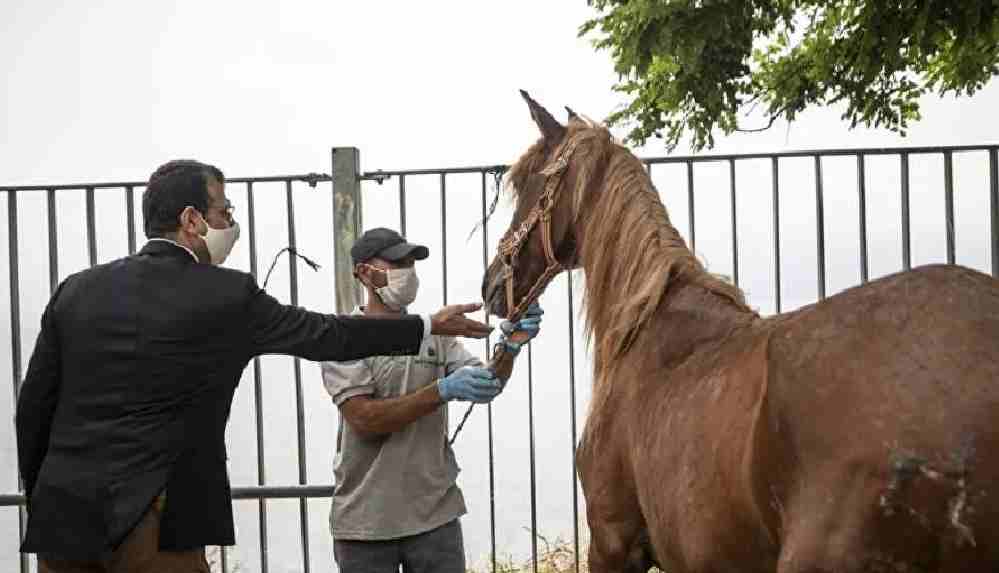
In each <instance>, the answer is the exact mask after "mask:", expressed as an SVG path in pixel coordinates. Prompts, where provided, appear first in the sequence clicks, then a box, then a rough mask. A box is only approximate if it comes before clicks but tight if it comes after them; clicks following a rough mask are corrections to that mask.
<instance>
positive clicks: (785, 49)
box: [579, 0, 999, 150]
mask: <svg viewBox="0 0 999 573" xmlns="http://www.w3.org/2000/svg"><path fill="white" fill-rule="evenodd" d="M589 4H590V5H591V6H593V7H594V8H595V9H596V11H597V16H595V17H594V18H592V19H591V20H589V21H587V22H586V23H585V24H583V26H582V27H581V28H580V30H579V34H580V36H589V37H593V39H594V44H595V46H596V47H597V48H598V49H605V50H609V51H610V53H611V54H612V57H613V60H614V64H615V70H616V71H617V73H618V74H619V78H620V79H619V81H618V83H617V85H615V86H614V89H615V90H617V91H619V92H622V93H624V94H627V96H628V99H629V100H630V101H628V103H627V104H626V105H625V106H624V107H622V108H621V109H619V110H618V111H616V112H614V113H613V114H612V115H611V116H610V118H609V121H610V123H611V124H622V123H625V124H628V125H629V126H631V128H632V129H631V131H630V133H629V134H628V139H629V140H630V141H631V142H633V143H636V144H642V143H644V142H645V141H647V140H648V139H649V138H650V137H659V138H662V139H664V140H665V143H666V145H667V147H669V148H670V149H672V148H674V147H675V146H676V145H677V143H678V142H679V141H680V139H681V138H682V137H683V136H685V135H688V136H689V137H690V140H691V144H692V145H693V147H694V148H695V149H698V150H700V149H703V148H705V147H711V146H713V145H714V137H713V134H714V133H716V132H718V131H721V132H723V133H726V134H728V133H732V132H733V131H754V130H759V129H765V128H767V127H769V126H770V125H773V122H774V121H775V120H777V119H780V118H783V119H786V120H788V121H793V120H794V119H795V117H796V116H797V115H798V114H799V113H800V112H802V111H804V110H805V109H807V108H809V107H813V106H826V105H830V104H836V103H840V102H842V103H844V104H845V106H846V111H845V112H844V115H843V119H845V120H847V121H849V122H850V125H851V127H856V126H857V125H858V124H862V125H865V126H876V127H878V126H880V127H884V128H888V129H891V130H893V131H896V132H899V133H901V134H903V135H904V134H905V129H906V127H907V125H908V124H909V122H910V121H913V120H917V119H918V118H919V104H918V100H919V98H920V97H921V96H922V95H924V94H926V93H928V92H934V91H935V92H938V93H939V94H941V95H944V94H948V93H953V94H957V95H971V94H973V93H975V92H976V91H977V90H979V89H981V88H982V87H983V86H984V85H985V84H986V83H987V81H988V80H989V79H990V78H991V77H992V75H994V74H995V73H996V72H997V64H999V0H841V1H836V0H589ZM753 110H759V111H762V112H764V113H765V117H766V118H768V119H766V120H764V121H763V123H762V125H757V126H746V125H742V124H740V118H743V121H744V116H745V115H746V114H747V113H749V112H751V111H753Z"/></svg>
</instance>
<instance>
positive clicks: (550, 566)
mask: <svg viewBox="0 0 999 573" xmlns="http://www.w3.org/2000/svg"><path fill="white" fill-rule="evenodd" d="M525 529H528V528H525ZM528 532H530V529H528ZM537 537H538V567H537V569H535V568H534V564H533V562H532V560H531V558H530V557H528V558H527V559H523V560H516V559H514V558H513V557H512V556H511V555H509V554H507V555H504V556H503V557H500V556H499V555H497V556H496V572H497V573H534V572H535V571H537V573H577V569H576V552H575V548H574V547H573V543H572V541H571V540H569V541H566V540H564V539H562V538H561V537H556V538H555V539H554V540H549V539H548V538H547V537H545V536H543V535H541V534H540V533H538V534H537ZM482 562H483V563H484V565H483V566H481V567H478V568H471V569H468V570H467V573H492V567H491V563H490V562H489V559H488V558H486V559H483V560H482ZM589 571H590V567H589V565H588V563H587V561H586V547H585V546H583V545H582V544H581V545H580V547H579V569H578V572H579V573H589ZM649 571H652V572H659V569H656V568H655V567H653V568H652V569H649ZM659 573H661V572H659Z"/></svg>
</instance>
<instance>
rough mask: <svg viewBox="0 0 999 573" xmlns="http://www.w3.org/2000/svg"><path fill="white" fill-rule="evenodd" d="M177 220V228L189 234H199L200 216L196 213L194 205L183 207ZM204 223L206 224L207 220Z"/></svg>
mask: <svg viewBox="0 0 999 573" xmlns="http://www.w3.org/2000/svg"><path fill="white" fill-rule="evenodd" d="M177 220H178V223H180V228H179V229H178V230H180V231H184V232H186V233H188V234H189V235H201V229H200V228H201V224H202V217H201V216H200V215H198V211H197V210H196V209H195V208H194V207H191V206H190V205H189V206H187V207H184V210H183V211H181V212H180V216H179V217H177ZM205 225H207V222H205Z"/></svg>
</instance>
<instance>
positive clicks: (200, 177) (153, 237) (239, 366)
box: [16, 160, 490, 573]
mask: <svg viewBox="0 0 999 573" xmlns="http://www.w3.org/2000/svg"><path fill="white" fill-rule="evenodd" d="M142 213H143V218H144V226H145V233H146V236H147V237H149V239H150V240H149V242H148V243H147V244H146V246H145V247H144V248H143V249H142V251H141V252H139V253H138V254H136V255H134V256H130V257H125V258H122V259H119V260H116V261H113V262H110V263H107V264H104V265H100V266H97V267H94V268H92V269H89V270H86V271H83V272H80V273H78V274H75V275H73V276H71V277H69V278H67V279H66V280H65V281H63V283H62V284H60V285H59V288H58V289H57V290H56V292H55V294H53V296H52V299H51V300H50V301H49V303H48V306H47V307H46V309H45V312H44V314H43V316H42V328H41V333H40V334H39V336H38V339H37V343H36V346H35V350H34V353H33V354H32V357H31V362H30V364H29V366H28V372H27V375H26V377H25V380H24V383H23V385H22V387H21V393H20V398H19V400H18V403H17V419H16V427H17V446H18V465H19V469H20V472H21V477H22V479H23V481H24V486H25V491H26V492H27V501H28V526H27V532H26V534H25V538H24V541H23V545H22V546H21V550H22V551H24V552H30V553H38V554H39V569H40V571H41V572H43V573H44V572H51V573H70V572H72V573H78V572H79V573H82V572H87V573H89V572H95V573H96V572H102V573H130V572H133V571H143V572H146V571H155V572H171V573H172V572H177V573H180V572H185V573H187V572H195V571H198V572H201V571H204V572H207V571H208V567H207V563H206V561H205V556H204V547H205V546H207V545H232V544H233V543H234V534H233V525H232V503H231V498H230V491H229V480H228V476H227V473H226V452H225V437H224V434H225V426H226V422H227V421H228V418H229V409H230V406H231V403H232V397H233V392H234V390H235V388H236V385H237V383H238V382H239V379H240V374H241V373H242V371H243V369H244V368H245V367H246V365H247V363H248V362H249V360H250V359H252V358H253V357H254V356H258V355H261V354H291V355H295V356H299V357H302V358H305V359H308V360H315V361H322V360H350V359H357V358H362V357H367V356H374V355H385V354H396V355H399V354H415V353H417V352H418V351H419V348H420V345H421V341H422V340H423V339H424V338H425V337H427V336H428V335H429V334H430V333H433V334H449V335H458V336H468V337H472V338H483V337H485V336H486V335H487V334H488V333H489V330H490V328H489V327H488V326H486V325H484V324H481V323H479V322H476V321H473V320H470V319H468V318H465V317H464V316H463V315H464V313H465V312H469V311H472V310H475V309H477V308H478V305H455V306H450V307H446V308H445V309H443V310H441V311H439V312H438V313H437V314H435V315H433V316H432V317H423V318H421V317H415V316H414V317H405V316H404V317H399V318H385V319H371V318H358V317H345V316H343V317H342V316H331V315H323V314H318V313H313V312H309V311H306V310H304V309H301V308H297V307H291V306H286V305H282V304H280V303H278V301H277V300H275V299H274V298H273V297H271V296H270V295H268V294H267V293H266V292H264V291H263V290H262V289H260V288H259V287H258V286H257V283H256V281H255V280H254V278H253V277H252V276H251V275H249V274H246V273H243V272H239V271H235V270H229V269H224V268H221V267H218V266H215V265H218V264H220V263H222V262H223V261H224V260H225V258H226V256H227V255H228V254H229V251H230V250H231V249H232V245H233V244H234V243H235V241H236V239H237V238H238V236H239V227H238V225H236V223H235V221H234V220H233V218H232V208H231V206H230V203H229V202H228V200H227V199H226V197H225V186H224V177H223V175H222V173H221V172H220V171H219V170H218V169H217V168H215V167H212V166H210V165H205V164H202V163H198V162H196V161H186V160H185V161H173V162H170V163H167V164H165V165H163V166H162V167H160V168H159V169H157V170H156V172H155V173H153V175H152V176H151V177H150V179H149V183H148V186H147V188H146V191H145V193H144V195H143V198H142Z"/></svg>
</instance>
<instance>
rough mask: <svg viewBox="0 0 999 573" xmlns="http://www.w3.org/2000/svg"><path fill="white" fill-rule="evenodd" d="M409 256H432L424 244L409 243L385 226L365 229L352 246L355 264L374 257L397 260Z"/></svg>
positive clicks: (419, 259) (351, 256)
mask: <svg viewBox="0 0 999 573" xmlns="http://www.w3.org/2000/svg"><path fill="white" fill-rule="evenodd" d="M407 256H412V257H413V258H414V259H416V260H418V261H422V260H423V259H425V258H427V257H429V256H430V250H429V249H427V248H426V247H424V246H423V245H414V244H412V243H407V242H406V239H403V238H402V235H400V234H399V233H397V232H395V231H393V230H392V229H386V228H384V227H377V228H374V229H369V230H367V231H365V233H364V234H363V235H361V237H360V238H359V239H357V240H356V241H354V245H353V246H352V247H351V248H350V258H352V259H353V260H354V264H355V265H356V264H357V263H363V262H366V261H369V260H371V259H372V258H374V257H378V258H381V259H385V260H386V261H391V262H395V261H398V260H401V259H404V258H406V257H407Z"/></svg>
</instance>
